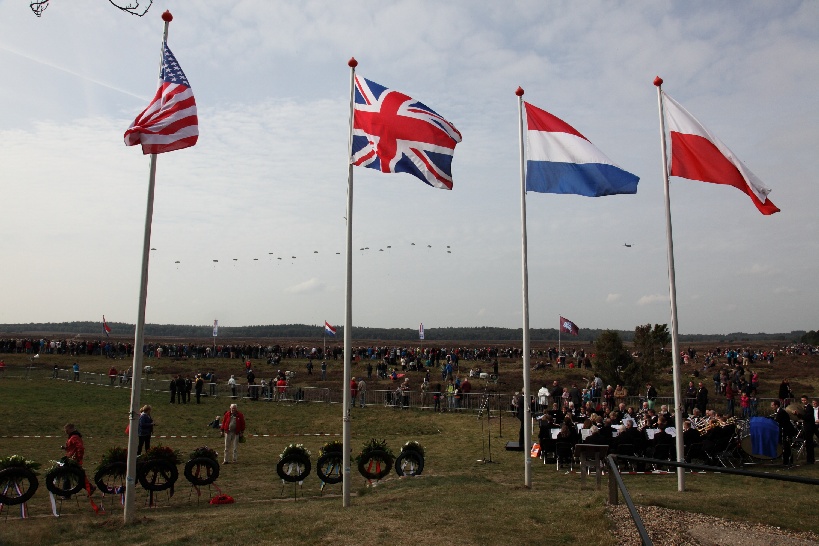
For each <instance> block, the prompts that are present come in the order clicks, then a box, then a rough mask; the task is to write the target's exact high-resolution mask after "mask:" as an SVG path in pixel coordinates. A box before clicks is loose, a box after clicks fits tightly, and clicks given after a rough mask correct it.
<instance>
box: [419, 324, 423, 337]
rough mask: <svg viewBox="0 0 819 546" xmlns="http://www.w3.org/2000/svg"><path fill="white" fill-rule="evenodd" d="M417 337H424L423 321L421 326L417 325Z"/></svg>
mask: <svg viewBox="0 0 819 546" xmlns="http://www.w3.org/2000/svg"><path fill="white" fill-rule="evenodd" d="M418 339H424V323H423V322H422V323H421V326H419V327H418Z"/></svg>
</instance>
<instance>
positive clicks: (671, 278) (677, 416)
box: [654, 76, 685, 492]
mask: <svg viewBox="0 0 819 546" xmlns="http://www.w3.org/2000/svg"><path fill="white" fill-rule="evenodd" d="M654 85H655V86H657V102H658V104H659V107H660V150H661V151H662V166H663V188H664V189H665V231H666V237H667V240H668V291H669V295H670V297H671V363H672V370H673V375H674V427H675V428H676V429H677V462H679V463H681V462H683V461H684V460H685V451H684V450H685V448H684V445H683V435H682V432H683V421H682V414H683V411H684V409H685V408H684V406H683V404H682V402H681V396H680V388H681V387H680V383H681V382H680V351H679V345H678V344H677V286H676V281H675V274H674V240H673V238H672V236H671V198H670V191H669V190H670V189H669V184H668V151H667V147H666V141H665V115H664V112H663V88H662V86H663V79H662V78H661V77H659V76H657V77H656V78H654ZM677 490H678V491H680V492H682V491H685V469H683V468H682V467H678V468H677Z"/></svg>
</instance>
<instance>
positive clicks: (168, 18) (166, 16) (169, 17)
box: [162, 10, 173, 23]
mask: <svg viewBox="0 0 819 546" xmlns="http://www.w3.org/2000/svg"><path fill="white" fill-rule="evenodd" d="M162 20H163V21H165V22H166V23H170V22H171V21H173V15H171V12H170V11H168V10H165V13H163V14H162Z"/></svg>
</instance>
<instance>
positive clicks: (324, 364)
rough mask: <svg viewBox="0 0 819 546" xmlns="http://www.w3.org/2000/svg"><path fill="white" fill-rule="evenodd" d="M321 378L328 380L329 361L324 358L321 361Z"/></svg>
mask: <svg viewBox="0 0 819 546" xmlns="http://www.w3.org/2000/svg"><path fill="white" fill-rule="evenodd" d="M321 380H322V381H326V380H327V361H326V360H324V361H322V362H321Z"/></svg>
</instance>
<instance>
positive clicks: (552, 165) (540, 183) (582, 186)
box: [523, 102, 640, 197]
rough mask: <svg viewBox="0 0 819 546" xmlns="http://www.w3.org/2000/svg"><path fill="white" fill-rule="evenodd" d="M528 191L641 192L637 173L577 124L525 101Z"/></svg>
mask: <svg viewBox="0 0 819 546" xmlns="http://www.w3.org/2000/svg"><path fill="white" fill-rule="evenodd" d="M523 104H524V105H525V106H526V126H527V129H528V131H527V140H528V143H529V153H528V156H527V161H526V190H527V191H536V192H540V193H561V194H575V195H585V196H587V197H601V196H604V195H616V194H620V193H637V181H638V180H640V179H639V178H638V177H637V176H635V175H633V174H631V173H630V172H628V171H624V170H623V169H621V168H620V167H618V166H617V165H615V164H614V163H613V162H612V161H611V160H610V159H609V158H608V157H606V156H605V155H604V154H603V152H601V151H600V150H598V149H597V147H596V146H595V145H594V144H592V143H591V142H589V140H588V139H587V138H586V137H584V136H583V135H581V134H580V133H579V132H578V131H577V130H576V129H575V128H574V127H572V126H571V125H569V124H568V123H566V122H565V121H563V120H562V119H560V118H558V117H556V116H553V115H552V114H550V113H549V112H547V111H545V110H541V109H540V108H537V107H535V106H532V105H531V104H529V103H527V102H524V103H523Z"/></svg>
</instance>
